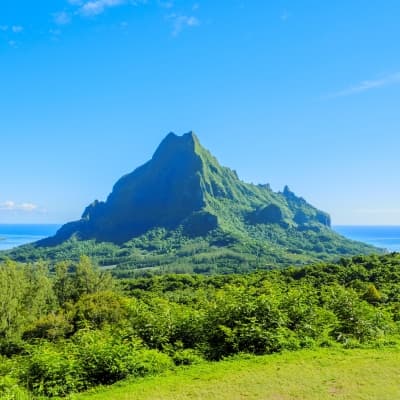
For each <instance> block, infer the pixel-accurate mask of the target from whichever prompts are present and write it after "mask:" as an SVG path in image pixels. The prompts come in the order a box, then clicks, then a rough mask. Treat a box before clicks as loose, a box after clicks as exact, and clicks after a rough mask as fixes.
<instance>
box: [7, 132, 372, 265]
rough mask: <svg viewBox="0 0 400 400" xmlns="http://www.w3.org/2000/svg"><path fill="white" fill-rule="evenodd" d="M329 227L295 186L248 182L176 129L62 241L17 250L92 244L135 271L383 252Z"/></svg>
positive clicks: (26, 253) (28, 254)
mask: <svg viewBox="0 0 400 400" xmlns="http://www.w3.org/2000/svg"><path fill="white" fill-rule="evenodd" d="M330 223H331V222H330V217H329V215H328V214H327V213H325V212H323V211H320V210H318V209H316V208H315V207H313V206H311V205H310V204H308V203H307V202H306V201H305V200H304V199H303V198H301V197H298V196H296V195H295V194H294V193H293V192H291V191H290V190H289V188H288V187H285V188H284V190H283V192H278V193H277V192H273V191H272V190H271V188H270V187H269V185H253V184H248V183H245V182H242V181H241V180H240V179H239V178H238V176H237V174H236V173H235V172H234V171H232V170H230V169H229V168H226V167H222V166H221V165H220V164H219V163H218V161H217V160H216V159H215V158H214V157H213V156H212V155H211V154H210V153H209V152H208V151H207V150H206V149H204V148H203V147H202V146H201V144H200V142H199V140H198V138H197V137H196V135H194V134H193V133H192V132H190V133H187V134H184V135H182V136H176V135H175V134H173V133H170V134H168V135H167V137H166V138H165V139H164V140H163V141H162V143H161V144H160V146H159V147H158V149H157V150H156V152H155V153H154V155H153V157H152V159H151V160H150V161H148V162H147V163H146V164H144V165H142V166H141V167H139V168H137V169H136V170H134V171H133V172H132V173H130V174H127V175H125V176H123V177H122V178H121V179H120V180H119V181H118V182H117V183H116V184H115V185H114V188H113V190H112V192H111V194H110V195H109V196H108V198H107V200H106V201H105V202H101V201H97V200H96V201H95V202H93V203H92V204H91V205H89V206H88V207H87V208H86V210H85V211H84V213H83V215H82V217H81V219H80V220H78V221H74V222H71V223H68V224H66V225H64V226H63V227H62V228H61V229H60V230H59V231H58V232H57V234H56V235H55V236H54V237H52V238H48V239H45V240H42V241H40V242H37V243H36V244H34V245H31V246H24V247H23V248H20V249H17V250H15V251H13V252H11V253H10V254H11V255H12V256H13V257H15V258H18V259H23V258H24V257H25V258H26V259H34V258H35V257H36V256H37V255H38V254H40V255H41V256H48V255H49V254H50V255H51V256H52V257H53V258H56V259H60V258H62V256H61V255H64V256H65V255H67V254H69V255H71V254H72V255H77V254H80V253H83V252H85V253H87V252H88V249H90V253H91V254H92V255H93V256H95V257H97V258H98V259H100V260H101V261H102V263H103V264H110V263H112V264H113V265H118V266H120V267H121V266H122V265H124V266H125V267H127V268H128V269H131V268H138V267H149V268H150V267H151V268H154V267H156V266H157V267H159V266H168V265H173V266H174V268H177V265H179V266H181V267H182V266H183V265H184V266H185V268H192V269H195V268H197V269H199V268H198V267H199V265H203V266H204V267H205V266H206V265H208V266H210V265H213V266H214V267H215V268H214V269H216V270H218V269H219V268H222V269H224V268H227V267H229V268H231V267H232V266H237V267H238V268H244V266H246V268H250V269H251V268H254V267H257V268H265V267H272V266H274V265H288V264H292V263H298V264H299V263H300V264H304V263H306V262H310V261H315V260H319V259H329V258H333V257H337V256H338V255H346V254H349V255H350V254H357V253H368V252H372V251H374V250H376V249H374V248H373V247H371V246H367V245H363V244H361V243H356V242H352V241H349V240H347V239H345V238H343V237H341V236H339V235H338V234H336V233H335V232H334V231H333V230H332V229H331V228H330ZM154 243H159V244H160V246H159V247H157V246H155V245H154ZM154 259H155V260H154ZM152 260H153V261H152ZM184 260H185V261H184ZM182 262H183V263H184V264H182ZM125 267H124V268H125ZM200 269H201V268H200ZM234 269H235V267H234ZM206 270H207V268H206Z"/></svg>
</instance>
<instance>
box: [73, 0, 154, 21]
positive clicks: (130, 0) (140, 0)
mask: <svg viewBox="0 0 400 400" xmlns="http://www.w3.org/2000/svg"><path fill="white" fill-rule="evenodd" d="M68 3H69V4H71V5H72V6H75V7H77V9H76V10H75V13H76V14H79V15H81V16H83V17H93V16H96V15H100V14H102V13H103V12H105V11H106V10H107V9H108V8H113V7H118V6H122V5H128V4H129V5H132V6H136V5H139V4H144V3H147V0H68Z"/></svg>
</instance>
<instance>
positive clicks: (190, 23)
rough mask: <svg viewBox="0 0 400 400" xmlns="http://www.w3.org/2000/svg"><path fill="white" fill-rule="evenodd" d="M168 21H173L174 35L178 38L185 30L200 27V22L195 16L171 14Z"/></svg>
mask: <svg viewBox="0 0 400 400" xmlns="http://www.w3.org/2000/svg"><path fill="white" fill-rule="evenodd" d="M167 19H169V20H171V21H172V26H173V29H172V35H173V36H178V35H179V34H180V33H181V32H182V30H183V29H184V28H187V27H195V26H199V25H200V21H199V20H198V19H197V18H196V17H194V16H188V15H178V14H171V15H168V16H167Z"/></svg>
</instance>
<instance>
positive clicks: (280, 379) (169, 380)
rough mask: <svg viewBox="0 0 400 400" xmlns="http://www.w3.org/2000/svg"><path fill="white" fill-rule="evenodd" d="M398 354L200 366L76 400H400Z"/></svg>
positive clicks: (312, 354)
mask: <svg viewBox="0 0 400 400" xmlns="http://www.w3.org/2000/svg"><path fill="white" fill-rule="evenodd" d="M399 364H400V350H399V349H383V350H382V349H377V350H370V349H369V350H361V349H353V350H337V349H335V350H332V349H322V350H304V351H299V352H293V353H286V354H277V355H273V356H260V357H241V358H237V359H233V360H229V361H222V362H218V363H204V364H201V365H197V366H193V367H188V368H187V369H181V370H178V371H177V372H175V373H169V374H167V375H164V376H158V377H151V378H145V379H140V380H136V381H131V382H129V381H127V382H123V383H120V384H118V385H115V386H113V387H111V388H103V389H100V390H98V391H97V392H96V393H88V394H82V395H75V396H73V397H72V398H73V399H74V400H84V399H87V400H103V399H104V400H105V399H113V400H150V399H151V400H161V399H162V400H189V399H190V400H193V399H201V400H211V399H215V400H216V399H218V400H225V399H226V400H228V399H229V400H232V399H248V400H250V399H275V400H287V399H301V400H324V399H349V400H350V399H351V400H356V399H363V400H376V399H379V400H385V399H387V400H395V399H400V369H399Z"/></svg>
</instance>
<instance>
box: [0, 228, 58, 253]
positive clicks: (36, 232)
mask: <svg viewBox="0 0 400 400" xmlns="http://www.w3.org/2000/svg"><path fill="white" fill-rule="evenodd" d="M60 226H61V225H54V224H53V225H29V224H18V225H12V224H0V251H1V250H9V249H12V248H14V247H17V246H21V245H23V244H27V243H31V242H36V241H37V240H40V239H43V238H45V237H48V236H52V235H54V234H55V233H56V232H57V230H58V229H59V228H60Z"/></svg>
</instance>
